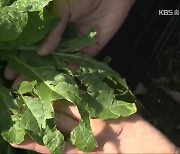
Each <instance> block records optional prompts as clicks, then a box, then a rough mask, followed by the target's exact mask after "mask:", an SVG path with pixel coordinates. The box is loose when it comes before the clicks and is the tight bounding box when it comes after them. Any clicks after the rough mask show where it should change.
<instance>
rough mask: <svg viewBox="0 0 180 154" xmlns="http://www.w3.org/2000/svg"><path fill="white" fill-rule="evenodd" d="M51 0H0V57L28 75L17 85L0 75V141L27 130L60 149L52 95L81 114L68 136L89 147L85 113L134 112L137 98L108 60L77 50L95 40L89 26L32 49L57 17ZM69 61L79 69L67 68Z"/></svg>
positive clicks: (55, 151) (18, 138)
mask: <svg viewBox="0 0 180 154" xmlns="http://www.w3.org/2000/svg"><path fill="white" fill-rule="evenodd" d="M50 2H51V0H0V59H1V60H3V61H6V62H7V63H8V66H9V67H10V68H12V69H14V70H15V71H17V72H18V73H21V74H23V75H25V76H26V77H27V78H28V81H25V82H23V83H22V84H21V85H20V87H19V88H18V89H17V90H16V91H12V90H11V89H9V88H7V87H5V86H4V80H3V79H2V78H0V142H1V144H4V142H5V141H6V142H9V143H13V144H20V143H22V142H23V141H24V139H25V135H28V136H29V137H31V138H32V139H33V140H35V141H36V142H37V143H39V144H41V145H45V146H47V147H48V149H49V150H50V151H51V153H52V154H59V153H63V149H64V143H65V141H64V136H63V134H62V133H61V132H60V131H59V130H57V127H56V124H55V117H54V109H53V101H56V100H67V101H68V102H71V103H73V104H74V105H76V106H77V107H78V110H79V113H80V115H81V121H80V123H79V125H78V126H77V127H76V128H75V129H74V130H73V131H72V132H71V135H70V136H69V138H70V140H69V141H70V142H71V143H72V144H74V145H75V146H76V147H77V148H78V149H79V150H81V151H85V152H89V151H93V150H94V149H95V148H96V147H97V146H98V145H97V142H96V140H95V138H94V136H93V134H92V130H91V126H90V119H91V118H93V119H102V120H105V119H110V118H119V117H128V116H130V115H132V114H134V113H135V112H136V106H135V103H136V98H135V97H134V95H133V94H132V93H131V91H130V90H129V88H128V86H127V84H126V82H125V80H124V79H122V78H121V76H120V75H119V74H118V73H116V72H115V71H113V70H112V69H111V68H110V67H108V66H107V64H105V63H102V62H99V61H96V60H95V59H93V58H90V57H88V56H86V55H83V54H81V53H79V52H78V51H79V50H81V49H82V48H84V47H86V46H88V45H91V44H93V43H95V41H96V40H95V38H94V36H95V32H94V31H90V32H89V33H88V34H87V35H85V36H79V37H78V36H74V35H72V36H69V37H66V39H64V40H63V41H62V43H61V45H60V46H59V48H58V49H57V51H56V52H54V53H53V54H51V55H49V56H47V57H40V56H38V55H37V54H36V52H35V51H36V47H37V46H38V44H39V43H40V42H41V40H42V39H43V38H44V37H45V36H46V35H47V33H48V32H49V31H50V30H51V29H52V28H53V27H54V26H55V25H57V23H59V22H60V21H59V19H58V18H57V17H55V16H54V15H52V14H51V13H50V12H49V11H48V10H47V7H46V6H47V5H48V4H49V3H50ZM67 38H68V39H67ZM70 63H76V64H78V69H77V70H76V71H71V69H69V64H70ZM59 102H60V101H59ZM8 148H9V146H8V147H7V151H8ZM1 152H2V153H3V151H2V149H0V153H1Z"/></svg>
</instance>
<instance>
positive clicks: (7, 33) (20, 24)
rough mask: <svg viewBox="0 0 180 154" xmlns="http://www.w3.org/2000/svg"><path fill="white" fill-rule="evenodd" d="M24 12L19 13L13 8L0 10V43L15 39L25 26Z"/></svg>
mask: <svg viewBox="0 0 180 154" xmlns="http://www.w3.org/2000/svg"><path fill="white" fill-rule="evenodd" d="M27 20H28V15H27V13H26V12H19V11H18V10H17V9H16V8H14V7H9V6H7V7H3V8H1V9H0V33H1V35H0V41H12V40H14V39H16V38H17V37H18V36H19V35H20V34H21V32H22V31H23V29H24V27H25V26H26V24H27Z"/></svg>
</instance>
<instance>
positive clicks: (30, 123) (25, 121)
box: [21, 108, 41, 135]
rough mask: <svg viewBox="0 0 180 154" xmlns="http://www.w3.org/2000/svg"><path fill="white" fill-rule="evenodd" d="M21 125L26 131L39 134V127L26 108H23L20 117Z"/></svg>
mask: <svg viewBox="0 0 180 154" xmlns="http://www.w3.org/2000/svg"><path fill="white" fill-rule="evenodd" d="M21 125H23V126H24V128H25V129H27V130H28V131H32V132H33V133H35V134H37V135H40V134H41V127H39V125H38V121H37V120H36V118H35V117H34V116H33V114H32V112H31V111H30V110H29V109H28V108H25V109H24V111H23V113H22V115H21Z"/></svg>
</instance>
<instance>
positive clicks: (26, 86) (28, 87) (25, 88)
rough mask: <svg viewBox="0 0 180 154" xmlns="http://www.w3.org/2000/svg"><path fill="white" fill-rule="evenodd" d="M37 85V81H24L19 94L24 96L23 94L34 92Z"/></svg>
mask: <svg viewBox="0 0 180 154" xmlns="http://www.w3.org/2000/svg"><path fill="white" fill-rule="evenodd" d="M36 84H37V81H32V82H29V81H24V82H22V83H21V85H20V87H19V89H18V93H19V94H21V95H22V94H26V93H29V92H32V91H33V89H34V87H35V86H36Z"/></svg>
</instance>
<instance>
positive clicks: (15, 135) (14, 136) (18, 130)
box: [2, 121, 25, 144]
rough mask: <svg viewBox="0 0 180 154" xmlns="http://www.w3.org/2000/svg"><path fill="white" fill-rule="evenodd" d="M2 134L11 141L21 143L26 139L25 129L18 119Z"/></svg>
mask: <svg viewBox="0 0 180 154" xmlns="http://www.w3.org/2000/svg"><path fill="white" fill-rule="evenodd" d="M2 136H3V138H4V139H5V140H6V141H8V142H9V143H12V144H20V143H22V142H23V141H24V137H25V129H24V128H23V127H21V125H20V123H19V121H17V122H16V123H15V124H14V125H13V126H12V127H11V128H10V129H9V130H8V131H4V132H3V133H2Z"/></svg>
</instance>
